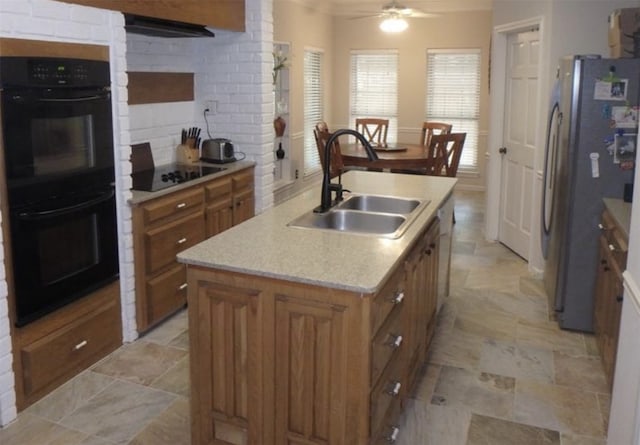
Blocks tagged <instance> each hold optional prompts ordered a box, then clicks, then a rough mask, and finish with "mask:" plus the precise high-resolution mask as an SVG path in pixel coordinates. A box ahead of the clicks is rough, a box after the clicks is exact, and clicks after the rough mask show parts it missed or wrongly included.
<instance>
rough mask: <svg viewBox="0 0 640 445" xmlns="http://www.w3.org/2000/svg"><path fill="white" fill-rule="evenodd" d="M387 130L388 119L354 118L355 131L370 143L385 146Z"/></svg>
mask: <svg viewBox="0 0 640 445" xmlns="http://www.w3.org/2000/svg"><path fill="white" fill-rule="evenodd" d="M388 130H389V119H376V118H369V117H367V118H358V119H356V131H357V132H358V133H362V135H363V136H364V137H365V138H366V139H367V141H369V142H370V143H371V145H373V146H374V147H375V146H378V147H386V146H387V131H388Z"/></svg>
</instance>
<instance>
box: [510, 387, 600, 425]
mask: <svg viewBox="0 0 640 445" xmlns="http://www.w3.org/2000/svg"><path fill="white" fill-rule="evenodd" d="M513 420H515V421H518V422H522V423H526V424H528V425H535V426H539V427H542V428H548V429H551V430H556V431H560V432H563V433H570V434H576V435H583V436H590V437H604V435H605V430H604V425H603V420H602V415H601V414H600V407H599V405H598V400H597V397H596V394H594V393H589V392H584V391H579V390H577V389H574V388H569V387H566V386H558V385H550V384H546V383H540V382H534V381H531V380H519V381H518V383H517V385H516V397H515V407H514V417H513Z"/></svg>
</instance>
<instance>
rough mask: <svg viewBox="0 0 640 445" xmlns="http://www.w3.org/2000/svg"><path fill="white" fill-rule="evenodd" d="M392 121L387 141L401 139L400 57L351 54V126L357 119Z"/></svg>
mask: <svg viewBox="0 0 640 445" xmlns="http://www.w3.org/2000/svg"><path fill="white" fill-rule="evenodd" d="M361 117H375V118H379V119H389V131H388V133H387V141H388V142H395V141H396V140H397V135H398V53H397V51H352V52H351V110H350V116H349V119H350V125H351V126H354V127H355V124H356V119H357V118H361Z"/></svg>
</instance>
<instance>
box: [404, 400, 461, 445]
mask: <svg viewBox="0 0 640 445" xmlns="http://www.w3.org/2000/svg"><path fill="white" fill-rule="evenodd" d="M470 420H471V413H470V412H469V410H468V409H466V408H464V407H460V406H437V405H430V404H429V403H428V402H425V401H422V400H409V402H408V403H407V406H406V409H405V411H404V413H403V415H402V417H401V420H400V423H399V427H400V435H399V437H398V441H397V444H398V445H465V444H466V443H467V429H468V428H469V422H470Z"/></svg>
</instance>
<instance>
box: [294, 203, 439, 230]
mask: <svg viewBox="0 0 640 445" xmlns="http://www.w3.org/2000/svg"><path fill="white" fill-rule="evenodd" d="M429 202H430V201H429V200H418V199H407V198H396V197H392V196H378V195H351V196H349V197H348V198H347V199H345V200H344V201H343V202H341V203H340V204H338V205H337V206H335V207H334V208H333V209H331V210H330V211H328V212H326V213H314V212H313V211H309V212H307V213H305V214H303V215H301V216H300V217H298V218H296V219H294V220H293V221H291V222H290V223H289V224H287V225H288V226H289V227H299V228H305V229H316V230H328V231H338V232H346V233H353V234H360V235H371V236H379V237H385V238H399V237H400V236H402V234H403V233H404V231H405V230H406V229H407V227H409V226H410V225H411V223H412V222H413V221H414V220H415V218H416V217H417V216H418V215H419V214H420V212H421V211H422V210H423V209H424V208H425V207H426V206H427V205H428V204H429Z"/></svg>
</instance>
